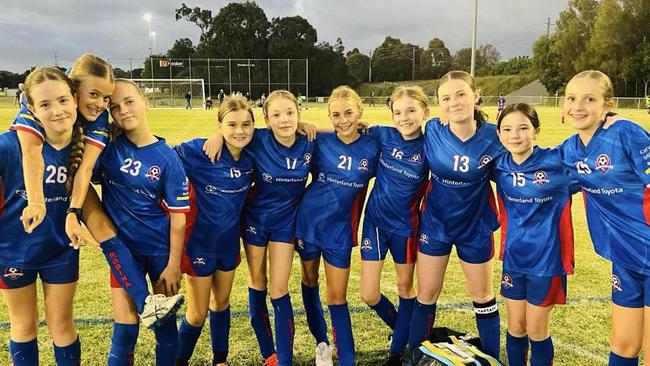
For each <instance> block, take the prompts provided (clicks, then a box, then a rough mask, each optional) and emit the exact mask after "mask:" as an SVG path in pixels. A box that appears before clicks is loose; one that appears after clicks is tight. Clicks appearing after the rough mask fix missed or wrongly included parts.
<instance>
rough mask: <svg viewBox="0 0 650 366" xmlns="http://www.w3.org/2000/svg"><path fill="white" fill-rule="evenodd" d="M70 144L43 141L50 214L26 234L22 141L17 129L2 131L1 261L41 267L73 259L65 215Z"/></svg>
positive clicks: (47, 199)
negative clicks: (23, 219) (58, 146)
mask: <svg viewBox="0 0 650 366" xmlns="http://www.w3.org/2000/svg"><path fill="white" fill-rule="evenodd" d="M69 154H70V147H69V146H68V147H65V148H63V149H60V150H57V149H55V148H54V147H52V146H51V145H50V144H48V143H45V144H43V160H44V161H45V172H44V177H43V179H44V182H43V193H44V195H45V205H46V208H47V215H45V218H44V219H43V222H42V223H41V224H40V225H39V226H38V227H36V229H34V231H33V232H32V233H31V234H27V233H26V232H25V230H24V229H23V225H22V223H21V221H20V216H21V214H22V212H23V209H24V208H25V207H26V206H27V193H26V191H25V183H24V177H23V170H22V169H20V166H21V164H22V155H21V152H20V142H19V141H18V136H17V135H16V133H15V132H13V131H10V132H5V133H3V134H2V135H0V177H1V181H0V200H1V201H0V264H2V265H6V266H16V267H20V268H24V269H39V268H47V267H54V266H60V265H63V264H66V263H70V262H71V261H72V260H73V259H74V258H75V256H76V255H77V254H76V253H75V250H74V249H72V247H70V246H69V245H68V244H69V243H70V239H68V236H67V235H66V233H65V216H66V210H67V209H68V207H69V205H70V202H69V197H70V195H69V193H68V191H67V190H66V188H65V182H66V180H67V168H66V164H67V162H68V156H69Z"/></svg>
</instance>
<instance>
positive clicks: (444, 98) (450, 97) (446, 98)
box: [438, 79, 478, 123]
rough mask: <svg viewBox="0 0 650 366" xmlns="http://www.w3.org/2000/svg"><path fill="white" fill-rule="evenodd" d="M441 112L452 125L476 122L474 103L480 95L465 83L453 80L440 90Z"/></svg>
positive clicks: (443, 85)
mask: <svg viewBox="0 0 650 366" xmlns="http://www.w3.org/2000/svg"><path fill="white" fill-rule="evenodd" d="M438 96H439V102H440V112H441V114H442V116H443V117H446V118H447V119H448V120H449V122H450V123H462V122H470V121H473V120H474V101H475V100H476V99H477V97H478V94H477V93H474V91H472V88H471V87H470V85H469V84H467V83H466V82H465V81H463V80H460V79H451V80H448V81H447V82H445V83H444V84H442V85H441V86H440V87H439V88H438Z"/></svg>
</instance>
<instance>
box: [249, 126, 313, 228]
mask: <svg viewBox="0 0 650 366" xmlns="http://www.w3.org/2000/svg"><path fill="white" fill-rule="evenodd" d="M246 151H247V152H248V153H249V154H250V156H251V157H252V158H253V163H254V164H255V187H254V188H253V192H252V194H251V197H250V200H249V202H247V203H246V206H245V207H244V213H243V219H244V221H245V222H246V225H247V226H253V227H255V228H256V229H259V228H261V229H262V230H270V231H273V230H274V229H280V230H281V229H286V228H289V229H291V230H293V227H294V225H295V220H296V208H297V207H298V202H299V201H300V197H302V194H303V192H304V191H305V185H306V184H307V176H308V175H309V169H310V166H311V161H312V154H313V151H314V143H313V142H309V141H307V139H306V138H305V137H304V136H300V135H298V136H297V137H296V141H295V142H294V144H293V145H292V146H291V147H286V146H284V145H282V144H280V143H279V142H278V141H276V140H275V138H274V137H273V133H272V132H271V131H270V130H268V129H266V128H259V129H255V133H254V134H253V140H252V141H251V142H250V144H248V146H246Z"/></svg>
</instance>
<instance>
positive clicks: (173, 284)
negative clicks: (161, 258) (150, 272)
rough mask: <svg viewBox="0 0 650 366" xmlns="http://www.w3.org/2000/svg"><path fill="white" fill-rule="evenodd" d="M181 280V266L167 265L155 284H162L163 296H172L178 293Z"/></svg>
mask: <svg viewBox="0 0 650 366" xmlns="http://www.w3.org/2000/svg"><path fill="white" fill-rule="evenodd" d="M180 282H181V266H180V264H179V265H169V264H168V265H167V267H165V270H164V271H163V272H162V273H161V274H160V278H158V282H156V286H164V290H165V296H173V295H176V294H178V290H179V289H180V287H181V286H180Z"/></svg>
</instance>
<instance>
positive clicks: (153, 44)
mask: <svg viewBox="0 0 650 366" xmlns="http://www.w3.org/2000/svg"><path fill="white" fill-rule="evenodd" d="M149 36H150V37H151V41H152V46H151V52H150V53H151V54H153V51H155V50H156V32H151V33H149Z"/></svg>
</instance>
